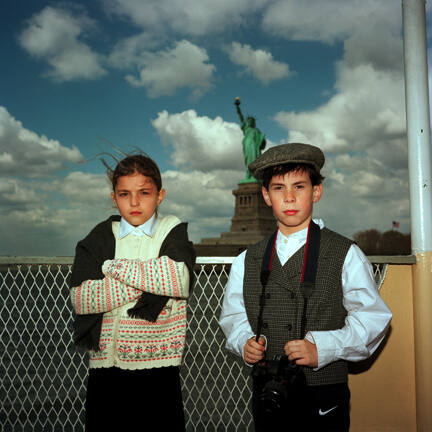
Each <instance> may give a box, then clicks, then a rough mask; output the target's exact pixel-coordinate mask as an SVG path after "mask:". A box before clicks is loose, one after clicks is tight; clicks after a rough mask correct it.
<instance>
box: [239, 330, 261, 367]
mask: <svg viewBox="0 0 432 432" xmlns="http://www.w3.org/2000/svg"><path fill="white" fill-rule="evenodd" d="M264 345H265V340H264V338H262V337H260V338H259V340H258V342H257V341H256V340H255V336H254V337H253V338H251V339H248V340H247V341H246V343H245V346H244V347H243V357H244V360H245V362H246V363H249V364H255V363H256V362H258V361H259V360H261V359H262V358H263V357H264V351H265V346H264Z"/></svg>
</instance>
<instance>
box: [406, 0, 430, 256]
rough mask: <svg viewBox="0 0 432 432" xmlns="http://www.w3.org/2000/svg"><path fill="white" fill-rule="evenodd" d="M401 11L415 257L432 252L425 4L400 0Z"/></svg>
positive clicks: (416, 0)
mask: <svg viewBox="0 0 432 432" xmlns="http://www.w3.org/2000/svg"><path fill="white" fill-rule="evenodd" d="M402 8H403V35H404V64H405V100H406V119H407V136H408V164H409V181H410V203H411V204H410V208H411V248H412V252H413V254H414V255H416V254H417V253H418V252H426V251H432V151H431V141H430V123H429V122H430V116H429V90H428V66H427V48H426V19H425V1H424V0H403V1H402Z"/></svg>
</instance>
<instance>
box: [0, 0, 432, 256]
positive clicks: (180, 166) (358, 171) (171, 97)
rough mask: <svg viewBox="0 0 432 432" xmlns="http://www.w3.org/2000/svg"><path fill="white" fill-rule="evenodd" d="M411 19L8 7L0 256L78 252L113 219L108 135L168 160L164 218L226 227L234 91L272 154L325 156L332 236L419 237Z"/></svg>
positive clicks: (321, 208) (315, 10)
mask: <svg viewBox="0 0 432 432" xmlns="http://www.w3.org/2000/svg"><path fill="white" fill-rule="evenodd" d="M428 13H429V12H428ZM401 15H402V12H401V5H400V2H394V1H393V0H380V1H376V0H362V1H358V0H352V1H350V2H343V1H339V0H328V1H326V2H323V1H319V0H305V1H301V2H299V1H295V0H252V1H251V0H249V1H246V0H236V1H235V2H233V1H225V0H220V1H218V2H214V1H211V0H184V1H182V2H178V1H176V0H158V1H156V0H147V1H145V2H142V1H139V0H94V1H92V2H84V1H69V2H58V1H57V2H50V1H42V0H20V1H12V0H9V1H3V2H2V3H1V5H0V20H1V25H0V33H1V44H0V50H1V51H0V53H1V54H0V55H1V58H2V64H1V68H0V215H1V219H2V224H1V226H0V230H1V232H0V235H1V237H2V242H1V244H0V254H2V255H72V254H73V251H74V246H75V244H76V242H77V240H79V239H80V238H82V237H83V236H85V235H86V233H87V232H88V231H89V230H90V229H91V228H92V227H93V226H94V225H95V224H96V223H97V222H99V221H101V220H103V219H105V218H106V217H107V216H108V215H109V214H111V213H112V212H113V211H114V210H113V208H112V205H111V204H110V199H109V193H110V190H109V185H108V183H107V181H106V179H105V176H104V170H103V166H102V164H101V163H100V162H99V161H98V160H97V158H96V159H95V156H96V155H98V154H99V153H100V152H113V147H112V145H114V146H115V147H117V148H120V149H121V150H122V151H124V152H128V151H131V150H132V149H133V148H134V147H139V148H141V149H142V150H144V151H145V152H147V153H148V154H149V155H151V156H152V157H153V158H154V159H155V160H156V161H157V162H158V164H159V166H160V168H161V171H162V173H163V181H164V186H165V188H166V189H167V197H166V199H165V201H164V203H163V204H162V206H161V212H162V213H174V214H176V215H178V216H179V217H181V218H182V219H183V220H185V221H188V222H189V224H190V229H189V231H190V234H191V237H192V239H193V240H194V241H199V239H200V238H201V237H211V236H218V235H219V233H221V232H224V231H228V230H229V226H230V219H231V217H232V215H233V206H234V198H233V196H232V194H231V190H232V189H234V188H236V185H237V183H238V181H239V180H241V179H242V177H243V175H244V174H243V172H244V167H243V162H242V153H241V138H242V134H241V130H240V128H239V123H238V118H237V115H236V112H235V107H234V105H233V101H234V98H235V97H236V96H240V97H241V100H242V105H241V108H242V110H243V112H244V114H252V115H254V116H256V118H257V126H258V127H259V128H260V129H261V130H262V131H263V132H264V133H265V135H266V137H267V140H268V143H269V146H271V145H276V144H280V143H284V142H289V141H300V142H310V143H312V144H315V145H318V146H320V147H321V148H322V149H323V150H324V151H325V153H326V155H327V162H326V167H325V169H324V174H325V175H326V181H325V193H324V197H323V199H322V201H321V202H320V203H319V205H318V206H317V208H316V210H315V215H316V216H319V217H322V218H324V220H325V222H326V224H327V225H328V226H329V227H330V228H332V229H335V230H337V231H340V232H342V233H343V234H345V235H348V236H352V234H354V233H355V232H357V231H360V230H364V229H369V228H377V229H379V230H382V231H386V230H388V229H390V228H391V223H392V221H393V220H397V221H399V222H400V223H401V231H403V232H408V231H409V196H408V171H407V149H406V147H407V144H406V136H405V107H404V87H403V52H402V38H401V30H402V29H401V22H402V18H401ZM323 17H325V19H323ZM110 143H112V145H111V144H110ZM83 161H84V162H83Z"/></svg>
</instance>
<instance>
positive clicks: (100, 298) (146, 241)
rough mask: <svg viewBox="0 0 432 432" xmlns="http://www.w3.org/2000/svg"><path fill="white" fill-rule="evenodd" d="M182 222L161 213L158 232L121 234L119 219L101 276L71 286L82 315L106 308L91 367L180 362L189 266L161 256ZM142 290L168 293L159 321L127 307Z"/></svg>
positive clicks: (125, 367)
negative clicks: (164, 244) (132, 312)
mask: <svg viewBox="0 0 432 432" xmlns="http://www.w3.org/2000/svg"><path fill="white" fill-rule="evenodd" d="M179 223H180V221H179V219H177V218H176V217H174V216H167V217H164V218H159V219H158V223H157V227H156V230H155V233H154V235H153V237H148V236H141V237H136V236H133V235H128V236H126V237H124V238H122V239H120V238H119V225H120V223H119V222H112V229H113V234H114V237H115V240H116V248H115V259H113V260H107V261H105V262H104V264H103V266H102V272H103V274H104V275H105V277H104V278H103V279H100V280H86V281H83V282H82V283H81V284H80V285H78V286H76V287H72V289H71V300H72V305H73V307H74V309H75V312H76V313H77V315H80V314H95V313H101V312H102V313H103V320H102V329H101V335H100V341H99V347H100V350H99V351H94V350H90V351H89V354H90V368H99V367H112V366H115V367H119V368H121V369H149V368H153V367H162V366H176V365H180V363H181V359H182V354H183V350H184V345H185V336H186V305H187V304H186V298H187V297H188V295H189V271H188V269H187V267H186V265H185V263H183V262H176V261H173V260H172V259H171V258H169V257H167V256H162V257H158V251H159V249H160V246H161V244H162V242H163V240H164V239H165V237H166V236H167V234H168V233H169V232H170V231H171V229H172V228H174V227H175V226H176V225H177V224H179ZM142 292H149V293H152V294H156V295H161V296H167V297H169V300H168V302H167V303H166V305H165V307H164V308H163V310H162V311H161V313H160V314H159V316H158V318H157V320H156V322H150V321H146V320H144V319H140V318H131V317H130V316H129V315H128V313H127V311H128V309H130V308H131V307H133V306H134V305H135V303H136V301H137V300H138V298H139V297H140V296H141V294H142Z"/></svg>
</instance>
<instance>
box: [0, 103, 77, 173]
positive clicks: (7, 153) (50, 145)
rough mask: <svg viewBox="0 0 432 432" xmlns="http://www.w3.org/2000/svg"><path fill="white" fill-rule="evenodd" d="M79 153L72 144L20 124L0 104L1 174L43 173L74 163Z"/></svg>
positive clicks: (52, 171)
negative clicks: (68, 145)
mask: <svg viewBox="0 0 432 432" xmlns="http://www.w3.org/2000/svg"><path fill="white" fill-rule="evenodd" d="M82 160H83V156H82V155H81V153H80V151H79V150H78V149H77V148H76V147H72V148H71V149H70V148H68V147H64V146H62V145H61V144H60V143H59V142H58V141H57V140H53V139H49V138H47V137H46V136H44V135H42V136H39V135H37V134H36V133H34V132H32V131H30V130H28V129H26V128H24V127H23V125H22V123H21V122H20V121H17V120H15V118H14V117H12V116H11V115H10V114H9V112H8V111H7V110H6V108H4V107H2V106H0V170H1V172H2V173H3V174H12V175H18V176H22V177H43V176H46V175H50V174H52V173H54V172H55V171H58V170H59V169H61V168H63V167H64V166H65V164H66V163H68V162H72V163H77V162H81V161H82Z"/></svg>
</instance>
